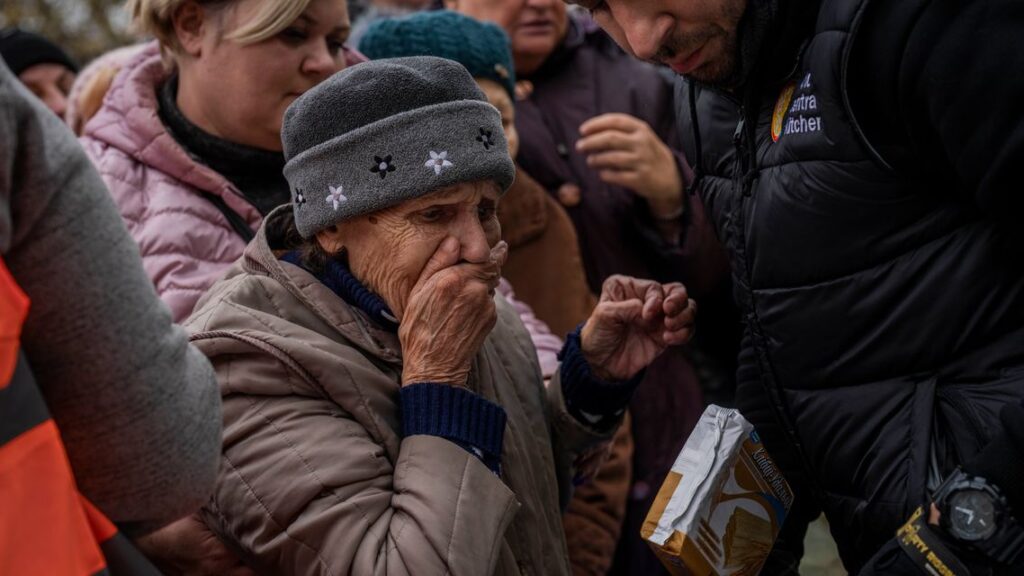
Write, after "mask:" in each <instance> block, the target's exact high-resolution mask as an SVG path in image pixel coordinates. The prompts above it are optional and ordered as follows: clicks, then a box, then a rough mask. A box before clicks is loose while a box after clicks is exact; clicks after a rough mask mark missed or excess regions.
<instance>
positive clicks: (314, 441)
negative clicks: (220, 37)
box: [188, 57, 695, 576]
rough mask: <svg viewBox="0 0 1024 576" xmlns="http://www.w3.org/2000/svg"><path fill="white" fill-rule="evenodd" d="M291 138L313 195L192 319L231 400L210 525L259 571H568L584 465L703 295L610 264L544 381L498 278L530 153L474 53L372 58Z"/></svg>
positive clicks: (301, 182)
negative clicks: (515, 191) (516, 159)
mask: <svg viewBox="0 0 1024 576" xmlns="http://www.w3.org/2000/svg"><path fill="white" fill-rule="evenodd" d="M283 137H284V148H285V152H286V155H287V157H288V163H287V165H286V167H285V175H286V176H287V178H288V181H289V184H290V187H291V190H292V199H293V206H292V208H290V209H289V208H283V207H282V208H279V209H278V210H277V211H275V212H274V213H273V214H271V215H270V216H269V217H268V218H267V220H266V221H265V222H264V224H263V226H262V227H261V229H260V231H259V232H258V234H257V236H256V239H255V240H254V241H253V242H252V243H251V244H250V245H249V246H248V247H247V248H246V252H245V256H244V258H242V259H241V260H240V261H239V263H238V264H237V265H236V266H235V267H233V268H232V271H231V272H230V273H229V274H228V276H227V277H225V279H224V280H222V281H221V282H219V283H218V284H217V285H216V286H214V288H213V289H211V291H210V293H209V294H208V295H207V296H206V297H205V298H204V300H203V301H202V302H201V303H200V305H199V308H198V309H197V311H196V313H195V314H194V315H193V316H192V318H191V319H190V320H189V323H188V327H189V328H190V330H192V331H193V342H195V344H196V345H197V346H198V347H199V348H200V349H201V350H203V351H204V352H205V353H206V354H207V355H208V356H209V357H210V359H211V360H212V362H213V364H214V367H215V370H216V372H217V374H218V378H219V379H220V383H221V390H222V393H223V400H224V424H225V430H224V445H223V465H222V468H221V476H220V478H219V480H218V487H217V489H216V492H215V494H214V497H213V499H212V500H211V503H210V504H209V505H208V507H207V508H206V509H205V511H204V517H205V519H206V521H207V522H208V524H209V525H210V526H211V528H212V529H213V530H214V531H215V532H216V533H217V534H218V535H219V536H221V538H223V539H224V540H226V541H227V542H229V543H230V544H231V547H232V548H233V549H235V550H238V551H239V552H240V553H241V555H242V557H243V558H244V560H245V561H246V562H247V563H248V564H250V565H251V566H252V567H254V568H255V569H256V570H257V571H258V572H261V573H268V574H303V575H305V574H411V573H414V574H417V575H429V574H466V575H474V576H475V575H482V574H502V575H504V574H509V575H511V574H523V573H528V574H545V575H559V574H568V573H569V563H568V559H567V553H566V546H565V539H564V536H563V532H562V527H561V520H560V517H561V509H560V504H564V502H565V501H566V498H567V497H568V495H569V491H570V484H571V478H572V470H571V463H572V462H573V461H574V459H575V457H576V456H577V455H578V454H579V453H580V452H581V451H583V450H585V449H587V448H589V447H591V446H592V445H594V444H595V443H598V442H601V441H606V440H607V439H608V438H610V436H611V435H612V434H613V433H614V431H615V428H616V427H617V426H618V424H619V421H620V420H621V414H622V412H623V410H624V408H625V405H626V403H627V402H628V400H629V397H630V396H631V394H632V392H633V390H634V388H635V385H636V383H637V382H638V380H639V379H638V377H637V376H638V374H639V373H640V372H642V370H643V369H644V368H645V367H646V366H647V365H648V364H649V363H650V362H651V361H652V360H653V359H654V358H655V357H656V356H657V355H658V354H660V353H661V352H662V351H663V350H664V349H665V348H666V347H668V346H673V345H677V344H681V343H683V342H685V341H686V340H687V339H688V338H689V336H690V331H691V329H692V323H693V319H694V313H695V304H694V303H693V302H691V301H689V300H688V299H687V297H686V292H685V289H684V288H683V287H682V286H681V285H678V284H673V285H661V284H657V283H654V282H650V281H642V280H635V279H632V278H625V277H614V278H612V279H610V280H609V281H608V283H607V284H606V285H605V289H604V292H603V294H602V296H601V302H600V304H599V305H598V306H597V308H596V309H595V311H594V313H593V315H592V316H591V317H590V319H589V320H588V321H587V322H586V323H585V324H584V326H583V327H582V329H580V330H578V331H577V332H575V333H573V334H570V335H569V337H568V339H567V344H566V347H565V349H564V350H563V352H562V358H563V362H562V366H561V368H560V370H559V371H558V372H557V373H556V374H555V375H554V378H553V380H552V382H551V385H550V386H549V387H548V388H547V390H546V391H545V387H544V384H543V382H542V377H541V374H540V369H539V366H538V363H537V358H536V354H535V353H534V350H533V348H532V345H531V343H530V339H529V336H528V335H527V333H526V331H525V329H524V328H523V325H522V323H521V322H520V321H519V319H518V317H517V316H516V315H515V313H514V312H512V310H511V309H510V306H509V305H508V303H507V302H506V301H505V300H504V298H502V297H501V296H500V295H499V294H496V293H495V288H496V286H497V284H498V279H499V275H500V266H501V264H502V262H503V260H504V258H505V255H506V252H507V246H506V245H505V243H504V242H502V241H500V234H501V231H500V226H499V225H498V221H497V219H496V217H495V208H496V206H497V203H498V201H499V199H500V197H501V196H502V194H503V193H504V191H505V190H507V188H508V187H509V186H510V185H511V183H512V179H513V175H514V172H515V168H514V166H513V164H512V160H511V158H509V155H508V152H507V143H506V140H505V138H504V136H503V135H502V130H501V117H500V114H499V113H498V111H497V110H496V109H495V108H493V107H492V106H491V105H489V104H487V103H486V99H485V97H484V95H483V93H482V92H481V91H480V90H479V88H478V87H477V86H476V84H475V83H474V82H473V79H472V77H471V76H470V75H469V73H468V72H466V70H465V69H464V68H463V67H461V66H459V65H458V64H455V63H453V62H451V61H448V60H442V59H438V58H432V57H418V58H405V59H395V60H380V61H375V62H370V63H367V64H361V65H359V66H355V67H352V68H350V69H348V70H346V71H344V72H342V73H340V74H338V75H336V76H334V77H333V78H332V79H331V80H329V81H327V82H325V83H324V84H321V85H320V86H318V87H317V88H314V89H313V90H311V91H310V92H309V93H307V94H305V95H304V96H302V97H301V98H299V99H298V100H297V101H296V103H295V104H294V105H293V106H292V107H291V109H290V110H289V111H288V114H287V115H286V117H285V124H284V134H283Z"/></svg>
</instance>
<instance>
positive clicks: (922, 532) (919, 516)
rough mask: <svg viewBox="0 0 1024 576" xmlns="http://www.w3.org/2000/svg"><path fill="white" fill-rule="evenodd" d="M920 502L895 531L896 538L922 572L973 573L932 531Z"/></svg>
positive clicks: (967, 575)
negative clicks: (908, 517)
mask: <svg viewBox="0 0 1024 576" xmlns="http://www.w3.org/2000/svg"><path fill="white" fill-rule="evenodd" d="M925 520H926V519H925V515H924V507H923V506H919V507H918V508H917V510H914V513H913V514H911V515H910V520H908V521H907V523H906V524H904V525H903V527H901V528H900V529H899V530H898V531H897V532H896V542H897V543H899V545H900V548H902V549H903V552H904V553H906V554H907V556H909V557H910V559H911V560H913V561H914V564H915V565H917V567H918V568H920V569H921V571H922V573H924V574H929V575H931V576H970V574H971V573H970V571H969V570H968V569H967V567H966V566H964V564H963V562H961V561H960V559H959V558H957V557H956V554H954V553H953V552H952V551H951V550H950V549H949V548H948V547H947V546H946V545H945V544H944V543H943V542H942V540H941V539H940V538H939V535H938V534H936V533H935V532H933V531H932V530H931V529H930V528H929V527H928V524H927V522H926V521H925Z"/></svg>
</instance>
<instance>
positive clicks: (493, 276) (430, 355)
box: [398, 238, 508, 386]
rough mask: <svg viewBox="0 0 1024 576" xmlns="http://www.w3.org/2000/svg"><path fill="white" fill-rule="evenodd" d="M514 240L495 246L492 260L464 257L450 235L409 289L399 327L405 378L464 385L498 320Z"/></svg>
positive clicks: (492, 250)
mask: <svg viewBox="0 0 1024 576" xmlns="http://www.w3.org/2000/svg"><path fill="white" fill-rule="evenodd" d="M507 257H508V244H506V243H505V242H499V243H498V244H497V245H496V246H495V247H494V248H493V249H491V258H490V261H489V262H487V263H480V264H474V263H468V262H462V263H458V259H459V245H458V241H457V240H455V239H454V238H446V239H445V240H444V242H442V243H441V245H440V246H438V248H437V251H436V252H435V253H434V255H433V256H432V257H431V258H430V260H429V261H428V262H427V265H426V266H425V267H424V268H423V272H422V273H421V274H420V278H419V280H418V281H417V282H416V284H415V285H414V286H413V288H412V291H411V293H410V294H409V302H408V304H407V306H406V309H405V313H404V314H403V317H402V324H401V326H400V327H399V329H398V339H399V341H401V343H402V355H403V356H404V359H405V363H404V368H403V370H402V384H403V385H406V384H415V383H417V382H438V383H447V384H453V385H457V386H462V385H464V384H465V383H466V380H467V379H468V378H469V370H470V367H471V366H472V363H473V357H474V356H476V354H477V352H478V351H479V350H480V347H481V346H482V345H483V343H484V340H485V339H486V338H487V335H488V334H490V333H491V329H493V328H494V324H495V322H496V321H497V312H496V311H495V308H494V290H495V288H497V287H498V281H499V280H500V279H501V266H502V265H503V264H504V263H505V260H506V258H507Z"/></svg>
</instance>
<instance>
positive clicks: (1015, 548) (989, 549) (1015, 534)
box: [972, 518, 1024, 564]
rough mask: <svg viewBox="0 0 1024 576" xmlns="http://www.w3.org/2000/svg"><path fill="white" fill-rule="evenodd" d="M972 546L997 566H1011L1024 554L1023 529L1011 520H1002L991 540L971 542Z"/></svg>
mask: <svg viewBox="0 0 1024 576" xmlns="http://www.w3.org/2000/svg"><path fill="white" fill-rule="evenodd" d="M972 545H973V546H974V548H975V549H977V550H978V551H979V552H981V553H982V554H984V555H985V556H988V557H989V558H991V559H992V560H995V561H996V562H998V563H999V564H1013V563H1014V562H1016V561H1017V560H1018V559H1019V558H1020V557H1021V553H1022V552H1024V528H1021V526H1020V524H1018V523H1017V522H1016V521H1014V520H1013V519H1012V518H1004V520H1003V522H1002V523H1001V526H1000V527H999V530H998V531H997V532H996V533H995V534H993V535H992V537H991V538H989V539H988V540H981V541H978V542H973V543H972Z"/></svg>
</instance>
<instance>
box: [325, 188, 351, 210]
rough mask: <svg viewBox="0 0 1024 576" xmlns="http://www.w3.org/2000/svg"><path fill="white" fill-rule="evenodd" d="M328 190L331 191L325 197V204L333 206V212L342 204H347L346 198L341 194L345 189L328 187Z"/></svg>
mask: <svg viewBox="0 0 1024 576" xmlns="http://www.w3.org/2000/svg"><path fill="white" fill-rule="evenodd" d="M328 188H330V189H331V193H330V194H328V195H327V203H328V204H334V209H335V210H337V209H338V206H341V203H342V202H348V198H346V197H345V195H344V194H342V193H341V192H342V190H344V189H345V187H344V186H338V187H337V188H335V187H334V186H328Z"/></svg>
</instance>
